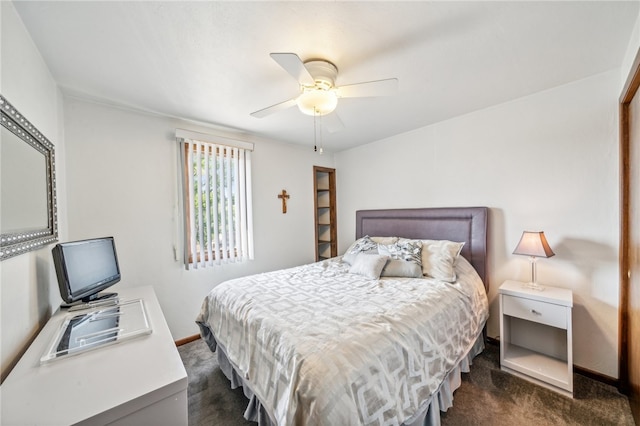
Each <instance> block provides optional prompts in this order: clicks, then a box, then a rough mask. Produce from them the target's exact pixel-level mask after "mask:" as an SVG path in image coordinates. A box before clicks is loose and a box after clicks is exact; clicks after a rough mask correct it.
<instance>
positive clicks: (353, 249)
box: [342, 235, 398, 265]
mask: <svg viewBox="0 0 640 426" xmlns="http://www.w3.org/2000/svg"><path fill="white" fill-rule="evenodd" d="M396 241H398V237H369V236H368V235H365V236H364V237H362V238H360V239H357V240H356V241H355V242H354V243H353V244H351V246H350V247H349V248H348V249H347V251H345V252H344V256H342V260H343V261H345V262H347V263H348V264H349V265H353V261H354V260H355V258H356V255H357V254H358V253H361V252H365V253H367V254H378V244H394V243H395V242H396Z"/></svg>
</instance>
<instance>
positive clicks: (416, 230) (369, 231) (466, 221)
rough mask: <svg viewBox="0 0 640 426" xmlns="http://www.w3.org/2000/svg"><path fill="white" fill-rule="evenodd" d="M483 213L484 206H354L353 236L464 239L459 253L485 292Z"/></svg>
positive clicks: (485, 232)
mask: <svg viewBox="0 0 640 426" xmlns="http://www.w3.org/2000/svg"><path fill="white" fill-rule="evenodd" d="M487 216H488V209H487V207H446V208H423V209H389V210H358V211H356V238H361V237H364V236H365V235H369V236H372V237H373V236H394V237H404V238H412V239H424V240H427V239H429V240H449V241H456V242H464V243H465V245H464V247H463V248H462V252H461V254H462V256H464V257H465V259H467V260H468V261H469V263H471V264H472V265H473V267H474V268H475V269H476V271H478V275H480V278H482V282H483V283H484V286H485V289H486V290H487V292H488V291H489V282H488V276H487V234H488V232H487V231H488V221H487Z"/></svg>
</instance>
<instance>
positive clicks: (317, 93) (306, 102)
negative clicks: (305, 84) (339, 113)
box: [296, 88, 338, 116]
mask: <svg viewBox="0 0 640 426" xmlns="http://www.w3.org/2000/svg"><path fill="white" fill-rule="evenodd" d="M296 103H297V104H298V108H300V111H301V112H302V113H303V114H307V115H311V116H315V115H327V114H329V113H331V112H333V110H334V109H336V107H337V106H338V95H337V94H336V92H335V91H334V90H322V89H318V88H308V89H306V88H305V89H304V90H303V92H302V94H301V95H300V96H298V98H297V99H296Z"/></svg>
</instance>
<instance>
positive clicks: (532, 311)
mask: <svg viewBox="0 0 640 426" xmlns="http://www.w3.org/2000/svg"><path fill="white" fill-rule="evenodd" d="M531 313H532V314H533V315H542V312H538V311H536V310H535V309H532V310H531Z"/></svg>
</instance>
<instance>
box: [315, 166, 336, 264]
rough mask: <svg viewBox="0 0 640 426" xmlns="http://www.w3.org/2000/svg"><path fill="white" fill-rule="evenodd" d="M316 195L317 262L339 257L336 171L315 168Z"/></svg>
mask: <svg viewBox="0 0 640 426" xmlns="http://www.w3.org/2000/svg"><path fill="white" fill-rule="evenodd" d="M313 187H314V193H315V199H314V203H315V221H314V223H315V234H316V261H320V260H324V259H329V258H331V257H335V256H337V255H338V243H337V241H338V225H337V222H336V216H337V215H336V170H335V169H332V168H328V167H319V166H314V167H313Z"/></svg>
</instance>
